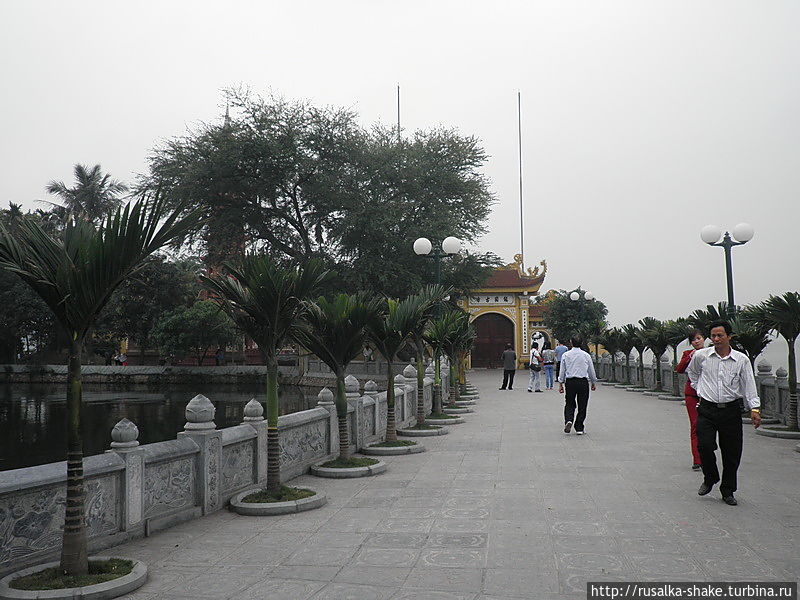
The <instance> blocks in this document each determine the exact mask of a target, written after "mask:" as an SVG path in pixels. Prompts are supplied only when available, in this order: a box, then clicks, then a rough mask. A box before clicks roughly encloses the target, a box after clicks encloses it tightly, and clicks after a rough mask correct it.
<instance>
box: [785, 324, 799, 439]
mask: <svg viewBox="0 0 800 600" xmlns="http://www.w3.org/2000/svg"><path fill="white" fill-rule="evenodd" d="M786 342H787V343H788V344H789V406H788V409H787V411H786V420H787V425H788V426H789V431H798V429H800V427H798V423H797V364H796V363H795V351H794V342H795V340H794V339H791V340H786Z"/></svg>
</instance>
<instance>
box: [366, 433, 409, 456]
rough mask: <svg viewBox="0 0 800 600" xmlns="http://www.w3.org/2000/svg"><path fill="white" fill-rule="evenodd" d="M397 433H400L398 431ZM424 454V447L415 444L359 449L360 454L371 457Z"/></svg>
mask: <svg viewBox="0 0 800 600" xmlns="http://www.w3.org/2000/svg"><path fill="white" fill-rule="evenodd" d="M397 433H400V432H399V431H398V432H397ZM420 452H425V446H423V445H422V444H417V443H415V444H414V445H413V446H393V447H392V446H388V447H380V446H377V447H376V446H367V447H366V448H362V449H361V454H370V455H372V456H401V455H403V454H419V453H420Z"/></svg>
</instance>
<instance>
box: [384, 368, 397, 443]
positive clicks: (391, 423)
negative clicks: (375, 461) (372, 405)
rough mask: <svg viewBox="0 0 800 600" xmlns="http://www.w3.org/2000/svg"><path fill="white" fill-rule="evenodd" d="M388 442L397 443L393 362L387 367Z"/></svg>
mask: <svg viewBox="0 0 800 600" xmlns="http://www.w3.org/2000/svg"><path fill="white" fill-rule="evenodd" d="M386 377H387V381H388V383H387V384H386V441H387V442H396V441H397V419H396V416H395V411H394V374H393V372H392V361H391V360H390V361H388V364H387V365H386Z"/></svg>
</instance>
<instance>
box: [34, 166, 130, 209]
mask: <svg viewBox="0 0 800 600" xmlns="http://www.w3.org/2000/svg"><path fill="white" fill-rule="evenodd" d="M73 172H74V174H75V186H74V187H71V188H70V187H67V186H66V185H65V184H64V183H63V182H61V181H51V182H50V183H48V184H47V188H46V189H47V192H48V193H49V194H53V195H55V196H58V197H59V198H60V200H61V202H62V204H54V203H51V204H53V208H55V209H56V210H55V213H54V214H56V215H57V216H58V217H59V218H60V219H61V220H62V222H63V223H66V221H67V220H68V219H76V220H83V221H90V222H92V223H100V222H102V221H103V220H104V219H106V218H107V217H108V216H109V215H111V214H112V213H113V212H114V211H115V210H116V209H117V208H118V207H119V206H120V204H122V200H121V199H120V194H123V193H124V192H127V191H128V187H127V186H125V185H124V184H122V183H120V182H119V181H117V180H115V179H111V175H109V174H108V173H106V174H105V175H104V174H103V172H102V171H101V170H100V165H95V166H93V167H92V168H89V167H87V166H85V165H80V164H78V165H75V166H74V168H73Z"/></svg>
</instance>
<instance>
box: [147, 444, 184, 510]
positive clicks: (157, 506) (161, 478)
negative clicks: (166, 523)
mask: <svg viewBox="0 0 800 600" xmlns="http://www.w3.org/2000/svg"><path fill="white" fill-rule="evenodd" d="M194 462H195V461H194V458H192V457H185V458H180V459H178V460H172V461H164V462H160V463H154V464H148V465H146V466H145V472H144V473H145V474H144V517H145V518H151V517H154V516H157V515H162V514H167V513H171V512H175V511H176V510H179V509H182V508H187V507H191V506H194V504H195V465H194Z"/></svg>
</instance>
